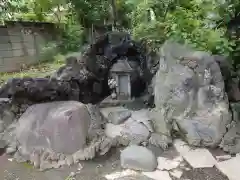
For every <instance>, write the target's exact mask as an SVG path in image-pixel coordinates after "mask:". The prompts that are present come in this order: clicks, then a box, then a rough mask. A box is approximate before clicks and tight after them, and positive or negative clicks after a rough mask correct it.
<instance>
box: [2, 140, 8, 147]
mask: <svg viewBox="0 0 240 180" xmlns="http://www.w3.org/2000/svg"><path fill="white" fill-rule="evenodd" d="M6 146H7V143H6V141H4V140H0V149H4V148H5V147H6Z"/></svg>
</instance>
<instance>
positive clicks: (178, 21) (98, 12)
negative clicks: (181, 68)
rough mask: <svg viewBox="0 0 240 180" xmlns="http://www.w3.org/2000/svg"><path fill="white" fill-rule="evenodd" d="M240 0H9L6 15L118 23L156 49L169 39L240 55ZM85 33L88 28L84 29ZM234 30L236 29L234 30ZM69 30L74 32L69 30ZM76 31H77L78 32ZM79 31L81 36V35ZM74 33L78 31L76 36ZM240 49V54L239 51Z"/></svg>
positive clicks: (70, 24) (1, 11)
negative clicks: (238, 20)
mask: <svg viewBox="0 0 240 180" xmlns="http://www.w3.org/2000/svg"><path fill="white" fill-rule="evenodd" d="M239 17H240V1H239V0H228V1H226V0H3V1H1V2H0V19H1V20H2V21H3V20H19V19H20V20H28V21H50V22H55V23H57V24H67V28H65V29H66V31H70V34H72V35H73V34H74V33H73V31H74V30H75V29H76V28H75V29H74V27H76V26H78V27H79V28H80V27H81V28H80V29H84V28H89V27H91V26H92V25H95V24H98V25H99V24H100V25H101V24H102V25H103V24H106V23H109V22H110V23H112V22H113V21H114V19H115V20H116V22H117V24H118V25H119V26H122V27H123V28H125V29H127V30H128V31H130V32H131V33H132V35H133V37H134V38H136V39H142V40H145V41H146V42H147V43H148V45H149V47H151V48H152V50H156V49H158V47H159V46H160V45H161V44H162V43H163V42H164V41H165V40H167V39H173V40H175V41H179V42H181V43H187V44H190V45H192V46H193V47H195V48H197V49H199V50H205V51H209V52H212V53H217V54H225V55H228V56H234V57H235V59H236V57H239V54H240V53H239V49H240V43H239V36H240V33H239V28H237V26H239V25H240V23H239V22H238V24H237V21H236V19H237V18H238V19H240V18H239ZM81 32H82V31H81ZM232 32H234V33H232ZM68 34H69V33H68ZM74 35H75V34H74ZM81 35H82V34H81V33H77V34H76V36H81ZM71 38H73V36H71ZM238 53H239V54H238Z"/></svg>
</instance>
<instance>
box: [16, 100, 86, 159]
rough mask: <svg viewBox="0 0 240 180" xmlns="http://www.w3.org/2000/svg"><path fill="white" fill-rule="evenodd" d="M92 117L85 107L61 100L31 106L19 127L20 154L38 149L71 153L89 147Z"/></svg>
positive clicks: (17, 132) (27, 153)
mask: <svg viewBox="0 0 240 180" xmlns="http://www.w3.org/2000/svg"><path fill="white" fill-rule="evenodd" d="M90 123H91V117H90V114H89V112H88V108H87V107H86V105H84V104H82V103H80V102H76V101H59V102H51V103H42V104H36V105H33V106H30V107H29V108H28V109H27V110H26V112H25V113H24V114H23V115H22V116H21V117H20V119H19V121H18V125H17V126H16V140H17V141H18V143H19V150H20V151H21V152H20V153H22V154H24V155H29V154H31V153H33V152H34V151H37V150H44V151H45V150H46V151H48V150H49V151H54V152H56V153H65V154H72V153H74V152H76V151H78V150H79V149H83V148H84V147H85V145H86V137H87V134H88V130H89V127H90Z"/></svg>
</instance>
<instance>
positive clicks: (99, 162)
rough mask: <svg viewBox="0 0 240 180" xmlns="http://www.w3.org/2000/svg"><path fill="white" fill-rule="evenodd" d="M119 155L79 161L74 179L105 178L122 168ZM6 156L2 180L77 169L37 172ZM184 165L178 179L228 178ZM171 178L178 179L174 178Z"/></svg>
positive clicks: (58, 179)
mask: <svg viewBox="0 0 240 180" xmlns="http://www.w3.org/2000/svg"><path fill="white" fill-rule="evenodd" d="M155 151H156V149H155ZM119 155H120V150H119V149H118V150H116V149H113V150H112V151H111V152H110V153H108V154H107V155H106V156H103V157H100V158H96V159H94V160H92V161H84V162H81V165H82V166H83V169H82V170H81V173H80V174H79V175H77V176H76V180H106V178H105V177H104V176H105V175H106V174H110V173H113V172H119V171H121V170H122V169H121V167H120V161H119ZM175 155H176V151H175V150H174V149H171V148H170V149H169V150H168V151H165V152H162V156H166V157H171V156H172V157H174V156H175ZM8 158H9V157H7V156H1V157H0V177H1V178H0V179H2V177H3V180H66V177H67V176H68V175H69V174H70V172H75V171H76V170H77V166H74V167H71V168H69V167H64V168H61V169H58V170H49V171H45V172H39V171H37V170H36V169H33V168H32V166H30V165H26V164H18V163H15V162H10V161H9V160H8ZM185 167H188V168H189V170H188V171H187V170H184V173H183V176H182V178H181V179H180V180H228V178H227V177H225V176H224V175H222V174H221V173H220V172H219V171H218V170H217V169H216V168H205V169H191V168H190V167H189V165H187V164H186V166H185ZM172 179H173V180H179V179H176V178H172ZM117 180H151V179H150V178H147V177H145V176H142V175H136V176H135V175H134V176H125V177H122V178H118V179H117Z"/></svg>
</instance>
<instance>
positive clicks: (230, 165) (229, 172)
mask: <svg viewBox="0 0 240 180" xmlns="http://www.w3.org/2000/svg"><path fill="white" fill-rule="evenodd" d="M216 167H217V168H218V169H219V170H220V171H221V172H222V173H223V174H225V175H226V176H227V177H228V178H229V180H239V179H240V173H239V167H240V156H236V157H234V158H232V159H230V160H227V161H222V162H218V163H217V165H216Z"/></svg>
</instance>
